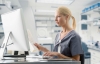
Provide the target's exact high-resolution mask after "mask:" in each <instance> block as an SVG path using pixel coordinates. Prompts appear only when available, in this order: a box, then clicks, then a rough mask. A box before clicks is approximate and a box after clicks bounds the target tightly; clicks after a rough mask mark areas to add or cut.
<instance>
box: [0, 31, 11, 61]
mask: <svg viewBox="0 0 100 64" xmlns="http://www.w3.org/2000/svg"><path fill="white" fill-rule="evenodd" d="M10 35H11V32H8V33H7V34H6V35H5V38H4V41H3V43H2V45H1V48H0V60H1V59H3V54H4V51H5V48H6V46H7V43H8V40H9V37H10Z"/></svg>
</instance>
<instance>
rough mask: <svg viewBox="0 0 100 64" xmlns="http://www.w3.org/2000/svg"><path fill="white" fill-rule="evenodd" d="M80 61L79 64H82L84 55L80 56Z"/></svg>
mask: <svg viewBox="0 0 100 64" xmlns="http://www.w3.org/2000/svg"><path fill="white" fill-rule="evenodd" d="M80 61H81V64H84V54H80Z"/></svg>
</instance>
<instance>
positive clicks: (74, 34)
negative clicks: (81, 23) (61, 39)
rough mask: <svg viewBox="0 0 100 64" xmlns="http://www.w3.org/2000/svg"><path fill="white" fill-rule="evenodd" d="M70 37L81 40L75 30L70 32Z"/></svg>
mask: <svg viewBox="0 0 100 64" xmlns="http://www.w3.org/2000/svg"><path fill="white" fill-rule="evenodd" d="M71 35H72V36H73V37H79V38H81V37H80V35H79V34H78V33H77V32H76V31H75V30H72V31H71Z"/></svg>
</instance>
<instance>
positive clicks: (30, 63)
mask: <svg viewBox="0 0 100 64" xmlns="http://www.w3.org/2000/svg"><path fill="white" fill-rule="evenodd" d="M0 64H81V62H80V61H72V60H70V61H46V60H41V61H40V60H39V59H35V58H28V59H26V60H25V59H19V60H18V59H15V60H14V59H13V60H1V61H0Z"/></svg>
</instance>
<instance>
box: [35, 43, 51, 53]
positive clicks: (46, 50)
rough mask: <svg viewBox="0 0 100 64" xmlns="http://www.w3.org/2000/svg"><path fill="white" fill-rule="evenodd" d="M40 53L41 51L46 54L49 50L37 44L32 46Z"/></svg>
mask: <svg viewBox="0 0 100 64" xmlns="http://www.w3.org/2000/svg"><path fill="white" fill-rule="evenodd" d="M34 45H35V46H36V47H37V48H38V49H39V50H40V51H43V52H48V51H49V50H48V49H47V48H45V47H43V46H41V45H39V44H37V43H35V44H34Z"/></svg>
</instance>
